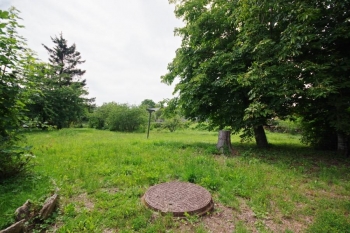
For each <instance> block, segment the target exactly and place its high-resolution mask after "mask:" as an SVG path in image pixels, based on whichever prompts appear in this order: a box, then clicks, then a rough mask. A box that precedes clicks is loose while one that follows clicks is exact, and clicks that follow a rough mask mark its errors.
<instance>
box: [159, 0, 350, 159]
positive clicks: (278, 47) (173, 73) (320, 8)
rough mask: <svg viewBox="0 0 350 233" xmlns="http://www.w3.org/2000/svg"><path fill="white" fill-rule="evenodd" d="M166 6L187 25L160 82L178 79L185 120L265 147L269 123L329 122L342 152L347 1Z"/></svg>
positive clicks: (248, 0)
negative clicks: (294, 119) (225, 129)
mask: <svg viewBox="0 0 350 233" xmlns="http://www.w3.org/2000/svg"><path fill="white" fill-rule="evenodd" d="M170 2H172V3H175V4H176V11H175V13H176V15H177V16H178V17H180V18H182V19H183V20H184V21H185V23H186V25H185V27H183V28H180V29H177V30H176V32H177V34H178V35H180V36H182V38H183V41H182V46H181V48H180V49H178V50H177V54H176V57H175V59H174V60H173V62H172V63H170V64H169V66H168V70H169V72H168V74H166V75H165V76H163V77H162V80H163V81H164V82H168V83H171V82H173V81H174V79H175V78H176V77H179V78H180V82H179V84H178V85H177V86H176V89H175V90H176V91H179V94H180V99H179V103H180V105H181V106H182V107H183V109H184V112H185V114H186V115H187V116H190V117H199V118H200V119H209V120H211V121H212V122H213V123H214V124H215V125H219V126H231V127H232V128H233V129H234V130H235V131H239V130H241V129H244V132H245V133H246V134H245V135H248V136H250V135H252V132H254V134H255V136H256V139H257V143H258V145H259V144H260V145H266V143H264V142H266V141H265V140H264V136H263V131H262V127H261V126H262V125H264V124H265V123H266V120H267V119H268V118H270V117H273V116H279V117H282V118H283V117H287V116H290V115H292V114H296V113H297V114H298V115H300V116H303V117H304V119H305V120H306V121H308V122H311V125H312V122H326V124H327V126H325V128H327V129H333V130H334V131H335V132H337V135H338V149H339V150H343V151H346V146H347V145H348V144H347V141H348V139H347V137H348V135H349V132H348V129H349V127H347V124H348V122H350V121H349V111H348V106H349V92H348V89H349V72H348V71H349V60H348V58H349V54H350V53H349V50H348V48H349V47H350V46H348V43H349V31H350V30H349V23H350V21H349V11H348V10H347V9H349V1H341V2H340V1H326V0H324V1H319V0H312V1H308V2H290V1H285V0H276V1H265V0H241V1H234V0H232V1H223V0H186V1H170ZM310 112H316V113H317V112H319V114H310ZM322 113H327V114H326V115H322ZM311 116H314V118H312V117H311ZM322 116H323V117H325V118H326V119H327V120H326V121H320V119H319V118H320V117H322ZM309 125H310V124H309ZM316 126H317V127H323V126H322V124H319V125H316ZM325 128H324V129H325ZM324 129H323V130H322V129H321V130H320V132H321V131H323V132H324ZM315 132H317V131H315ZM309 136H310V135H309ZM261 139H263V140H261ZM345 153H346V152H345Z"/></svg>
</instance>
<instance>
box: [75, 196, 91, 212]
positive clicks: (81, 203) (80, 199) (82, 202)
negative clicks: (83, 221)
mask: <svg viewBox="0 0 350 233" xmlns="http://www.w3.org/2000/svg"><path fill="white" fill-rule="evenodd" d="M71 202H76V203H78V205H77V206H76V209H77V211H80V210H81V209H82V208H84V209H85V210H88V211H91V210H92V209H93V208H94V207H95V204H94V202H93V201H92V200H91V199H90V198H89V197H88V194H87V193H82V194H80V195H78V196H76V197H73V198H72V199H71Z"/></svg>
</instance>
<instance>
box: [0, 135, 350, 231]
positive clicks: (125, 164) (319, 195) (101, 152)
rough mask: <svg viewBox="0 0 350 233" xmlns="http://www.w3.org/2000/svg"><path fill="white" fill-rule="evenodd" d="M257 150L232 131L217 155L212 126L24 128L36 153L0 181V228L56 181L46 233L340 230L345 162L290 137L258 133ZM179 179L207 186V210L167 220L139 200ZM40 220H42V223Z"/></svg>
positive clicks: (345, 224) (349, 182)
mask: <svg viewBox="0 0 350 233" xmlns="http://www.w3.org/2000/svg"><path fill="white" fill-rule="evenodd" d="M267 136H268V139H269V142H270V143H271V144H273V145H272V146H271V148H269V149H266V150H259V149H257V148H255V147H254V145H253V144H252V143H245V144H241V143H239V137H238V136H233V137H232V142H233V146H234V147H235V148H236V149H237V150H238V151H239V153H240V155H239V156H236V157H231V156H224V155H219V154H217V151H216V149H215V144H216V142H217V132H202V131H193V130H186V131H178V132H174V133H169V132H163V131H152V132H151V133H150V138H149V139H146V134H139V133H116V132H110V131H98V130H93V129H63V130H60V131H49V132H33V133H28V134H27V138H28V144H30V145H33V153H34V154H35V155H36V159H35V164H36V166H35V167H34V172H33V174H31V175H30V176H28V177H25V178H20V179H16V180H11V181H8V182H6V183H3V184H0V193H1V196H0V213H2V214H1V215H0V229H3V228H4V227H6V226H7V225H9V224H10V223H11V222H12V221H13V212H14V210H15V209H16V208H17V207H19V206H20V205H22V204H23V203H24V202H25V201H26V200H27V199H31V200H33V201H35V202H42V201H43V200H45V198H46V197H47V196H48V195H50V193H52V192H53V191H54V190H55V189H59V191H58V192H59V194H60V205H59V210H58V211H57V213H56V216H55V218H54V219H52V221H51V222H50V223H49V224H50V227H49V228H48V230H47V231H48V232H50V231H54V230H57V232H320V231H318V230H320V229H321V230H322V229H323V230H324V229H327V231H323V232H337V231H338V232H346V231H344V229H350V221H349V219H350V216H349V214H350V201H349V200H350V169H349V168H350V162H349V160H345V159H342V158H335V156H334V154H333V152H322V151H314V150H311V149H309V148H307V147H305V146H303V145H301V144H300V142H299V137H298V135H289V134H280V133H267ZM173 180H180V181H188V182H192V183H196V184H199V185H201V186H203V187H205V188H206V189H208V190H209V191H210V193H211V194H212V196H213V199H214V202H215V204H216V206H215V211H214V212H213V213H212V214H211V215H208V216H204V217H202V218H199V219H197V218H193V217H192V218H188V219H174V218H172V217H170V216H161V215H159V214H157V213H154V212H152V211H151V210H149V209H147V208H145V207H144V206H143V205H142V204H141V202H140V198H141V196H142V195H143V194H144V193H145V192H146V190H147V189H148V188H149V187H150V186H152V185H154V184H158V183H161V182H167V181H173ZM46 227H47V226H46Z"/></svg>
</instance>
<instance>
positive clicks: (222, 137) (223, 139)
mask: <svg viewBox="0 0 350 233" xmlns="http://www.w3.org/2000/svg"><path fill="white" fill-rule="evenodd" d="M216 148H217V149H218V150H219V151H220V152H221V153H222V154H223V153H224V151H225V149H226V150H228V151H229V152H230V153H231V154H232V155H237V154H238V152H237V151H236V150H235V149H233V147H232V144H231V131H228V130H220V131H219V138H218V143H217V144H216Z"/></svg>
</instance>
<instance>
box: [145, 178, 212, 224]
mask: <svg viewBox="0 0 350 233" xmlns="http://www.w3.org/2000/svg"><path fill="white" fill-rule="evenodd" d="M142 200H143V202H144V203H145V205H146V206H148V207H149V208H152V209H154V210H157V211H159V212H162V213H172V214H173V215H174V216H176V217H182V216H185V213H188V214H191V215H194V214H196V215H203V214H205V213H207V212H208V211H210V210H212V209H213V207H214V203H213V200H212V198H211V195H210V193H209V192H208V191H207V190H206V189H204V188H203V187H201V186H199V185H196V184H192V183H187V182H178V181H174V182H169V183H162V184H158V185H155V186H152V187H150V188H149V189H148V190H147V192H146V193H145V195H144V196H143V197H142Z"/></svg>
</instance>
